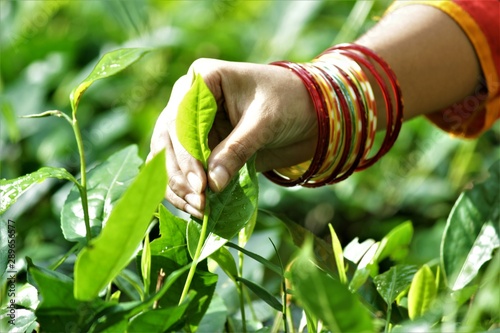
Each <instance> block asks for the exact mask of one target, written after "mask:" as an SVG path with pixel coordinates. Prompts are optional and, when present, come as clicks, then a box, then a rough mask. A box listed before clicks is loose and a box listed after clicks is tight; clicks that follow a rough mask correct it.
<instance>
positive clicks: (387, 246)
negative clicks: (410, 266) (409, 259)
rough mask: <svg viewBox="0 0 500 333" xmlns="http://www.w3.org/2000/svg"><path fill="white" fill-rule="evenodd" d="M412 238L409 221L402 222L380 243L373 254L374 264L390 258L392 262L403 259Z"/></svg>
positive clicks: (411, 228)
mask: <svg viewBox="0 0 500 333" xmlns="http://www.w3.org/2000/svg"><path fill="white" fill-rule="evenodd" d="M412 236H413V225H412V224H411V222H410V221H407V222H404V223H402V224H400V225H398V226H397V227H395V228H394V229H392V230H391V231H389V233H388V234H387V235H385V237H384V238H382V240H381V241H380V246H379V248H378V249H377V253H376V254H375V258H376V262H377V263H378V262H380V261H382V260H383V259H385V258H387V257H389V256H390V258H391V259H392V260H395V261H398V260H401V259H404V258H405V257H406V255H407V253H408V246H409V245H410V242H411V239H412Z"/></svg>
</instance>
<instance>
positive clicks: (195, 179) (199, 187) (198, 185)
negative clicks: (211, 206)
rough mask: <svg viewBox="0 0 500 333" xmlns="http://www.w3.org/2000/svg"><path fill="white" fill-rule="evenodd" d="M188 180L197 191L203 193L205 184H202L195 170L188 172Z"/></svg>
mask: <svg viewBox="0 0 500 333" xmlns="http://www.w3.org/2000/svg"><path fill="white" fill-rule="evenodd" d="M187 180H188V182H189V186H191V188H192V189H193V190H194V191H195V192H196V193H201V191H202V190H203V185H202V184H201V180H200V177H198V176H197V175H196V174H194V173H193V172H190V173H188V174H187Z"/></svg>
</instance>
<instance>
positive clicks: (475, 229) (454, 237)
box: [441, 161, 500, 290]
mask: <svg viewBox="0 0 500 333" xmlns="http://www.w3.org/2000/svg"><path fill="white" fill-rule="evenodd" d="M489 171H490V177H489V178H488V179H487V180H486V181H484V182H483V183H479V184H476V185H475V186H474V188H472V190H470V191H465V192H464V193H462V195H461V196H460V197H459V198H458V200H457V202H456V203H455V206H454V207H453V209H452V211H451V213H450V216H449V218H448V221H447V223H446V227H445V230H444V234H443V239H442V242H441V260H442V263H443V268H444V272H445V275H446V277H447V279H448V285H449V287H450V289H451V290H458V289H461V288H463V287H464V286H466V285H467V284H468V283H469V282H470V281H472V279H473V278H474V277H475V276H476V275H477V273H478V271H479V269H480V268H481V266H482V265H483V264H484V263H485V262H486V261H488V260H490V259H491V256H492V253H493V252H494V251H495V249H498V248H499V246H500V236H499V234H500V232H499V224H498V221H500V161H499V162H496V163H495V164H493V166H491V168H490V169H489Z"/></svg>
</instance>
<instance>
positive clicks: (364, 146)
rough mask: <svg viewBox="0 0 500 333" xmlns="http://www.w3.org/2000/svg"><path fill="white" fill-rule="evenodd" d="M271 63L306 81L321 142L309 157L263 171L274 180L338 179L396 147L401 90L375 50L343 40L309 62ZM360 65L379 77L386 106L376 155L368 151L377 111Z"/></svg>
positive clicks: (309, 183) (312, 183) (313, 183)
mask: <svg viewBox="0 0 500 333" xmlns="http://www.w3.org/2000/svg"><path fill="white" fill-rule="evenodd" d="M372 62H373V63H375V64H376V65H378V66H377V67H379V68H380V69H381V72H379V71H378V70H377V67H376V66H375V65H374V64H372ZM272 65H276V66H281V67H285V68H288V69H290V70H291V71H292V72H293V73H294V74H296V75H297V76H298V77H299V78H300V79H301V80H302V83H303V84H304V86H305V87H306V89H307V91H308V93H309V95H310V97H311V100H312V102H313V105H314V108H315V110H316V117H317V120H318V143H317V146H316V150H315V152H314V156H313V158H312V159H311V160H310V161H307V162H304V163H301V164H299V165H296V166H292V167H288V168H281V169H278V170H271V171H268V172H265V173H264V175H265V176H266V177H267V178H269V179H270V180H271V181H273V182H275V183H277V184H279V185H283V186H295V185H302V186H304V187H318V186H322V185H326V184H334V183H337V182H339V181H342V180H344V179H346V178H347V177H349V176H350V175H351V174H352V173H353V172H355V171H359V170H363V169H365V168H367V167H369V166H371V165H373V164H374V163H375V162H376V161H377V160H379V159H380V158H381V157H382V156H383V155H384V154H385V153H387V151H389V149H390V148H391V147H392V146H393V144H394V142H395V141H396V139H397V136H398V134H399V131H400V129H401V124H402V120H403V101H402V96H401V89H400V87H399V84H398V82H397V79H396V76H395V74H394V72H393V71H392V70H391V68H390V67H389V65H388V64H387V63H386V62H385V61H384V60H383V59H382V58H381V57H379V56H378V55H377V54H375V53H374V52H373V51H371V50H370V49H368V48H366V47H364V46H361V45H357V44H341V45H337V46H334V47H332V48H329V49H327V50H326V51H325V52H323V53H321V54H320V55H319V56H318V57H316V58H315V59H313V60H312V61H311V62H309V63H293V62H288V61H278V62H273V63H272ZM361 66H363V67H364V68H366V70H367V71H368V72H369V73H370V74H371V75H372V76H373V77H374V78H375V81H376V83H377V85H378V86H379V88H380V90H381V92H382V98H383V99H384V104H385V109H386V110H385V112H386V119H387V126H386V133H385V136H384V139H383V142H382V144H381V146H380V148H379V149H378V151H377V152H376V153H375V154H370V152H371V150H372V148H373V145H374V141H375V132H376V127H377V114H378V113H377V109H376V103H375V99H374V94H373V91H372V88H371V85H370V83H369V81H368V76H367V75H366V73H365V72H364V70H363V68H362V67H361ZM384 77H385V79H387V81H388V82H389V85H390V88H391V89H388V87H387V84H386V81H385V80H384ZM393 100H394V102H395V105H393V102H392V101H393ZM370 155H373V156H371V157H369V156H370Z"/></svg>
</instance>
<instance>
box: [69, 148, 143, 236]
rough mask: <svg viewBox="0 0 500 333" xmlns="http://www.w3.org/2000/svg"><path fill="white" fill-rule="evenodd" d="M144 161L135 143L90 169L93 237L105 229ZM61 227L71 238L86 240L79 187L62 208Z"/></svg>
mask: <svg viewBox="0 0 500 333" xmlns="http://www.w3.org/2000/svg"><path fill="white" fill-rule="evenodd" d="M141 164H142V160H141V158H140V157H139V156H138V155H137V146H135V145H131V146H129V147H127V148H124V149H122V150H120V151H118V152H116V153H115V154H113V155H111V156H110V157H109V158H108V159H107V160H106V161H104V162H103V163H101V164H99V165H97V166H96V167H95V168H94V169H92V170H91V171H89V172H88V174H87V197H88V204H89V215H90V216H89V219H90V228H91V231H92V236H93V237H95V236H97V235H98V234H99V233H100V232H101V229H102V226H103V224H105V223H106V221H107V220H108V218H109V215H110V214H111V211H112V210H113V208H114V207H115V205H116V203H117V201H118V199H120V197H121V196H122V194H123V192H125V190H126V189H127V187H128V186H129V185H130V183H131V182H132V180H133V179H134V178H135V177H136V176H137V174H138V173H139V167H140V166H141ZM61 228H62V230H63V234H64V237H65V238H66V239H67V240H69V241H73V242H80V241H85V239H86V238H85V237H86V231H85V221H84V218H83V209H82V199H81V197H80V193H79V192H78V189H77V188H76V187H73V188H72V189H71V191H70V193H69V194H68V197H67V198H66V201H65V203H64V206H63V209H62V211H61Z"/></svg>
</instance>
